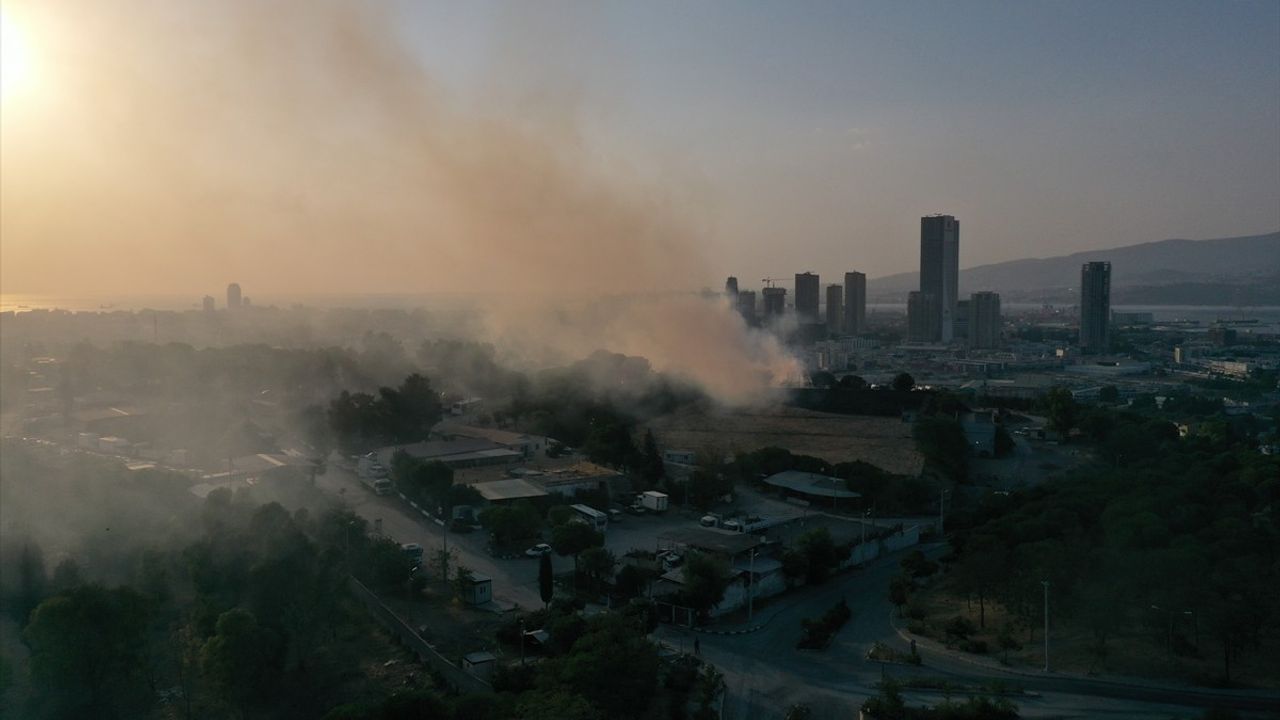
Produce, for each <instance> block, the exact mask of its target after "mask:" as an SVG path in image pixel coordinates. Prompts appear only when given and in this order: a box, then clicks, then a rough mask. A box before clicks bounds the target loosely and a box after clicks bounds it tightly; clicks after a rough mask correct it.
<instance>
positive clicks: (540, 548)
mask: <svg viewBox="0 0 1280 720" xmlns="http://www.w3.org/2000/svg"><path fill="white" fill-rule="evenodd" d="M524 554H525V556H527V557H531V558H540V557H542V556H543V555H550V554H551V546H550V545H548V544H546V543H538V544H537V545H534V546H533V547H531V548H529V549H528V550H525V551H524Z"/></svg>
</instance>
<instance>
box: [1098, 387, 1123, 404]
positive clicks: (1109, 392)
mask: <svg viewBox="0 0 1280 720" xmlns="http://www.w3.org/2000/svg"><path fill="white" fill-rule="evenodd" d="M1119 400H1120V389H1119V388H1117V387H1116V386H1115V385H1103V386H1102V389H1101V390H1099V391H1098V401H1099V402H1104V403H1115V402H1118V401H1119Z"/></svg>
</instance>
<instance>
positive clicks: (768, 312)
mask: <svg viewBox="0 0 1280 720" xmlns="http://www.w3.org/2000/svg"><path fill="white" fill-rule="evenodd" d="M761 294H762V296H763V297H764V320H765V322H766V323H771V322H777V321H778V319H779V318H781V317H782V316H783V315H785V314H786V312H787V289H786V288H780V287H767V288H765V289H764V290H762V291H761Z"/></svg>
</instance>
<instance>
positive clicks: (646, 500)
mask: <svg viewBox="0 0 1280 720" xmlns="http://www.w3.org/2000/svg"><path fill="white" fill-rule="evenodd" d="M669 500H670V498H668V497H667V494H666V493H661V492H658V491H657V490H648V491H646V492H643V493H641V494H640V504H641V505H642V506H644V508H645V509H646V510H648V511H650V512H666V511H667V503H668V501H669Z"/></svg>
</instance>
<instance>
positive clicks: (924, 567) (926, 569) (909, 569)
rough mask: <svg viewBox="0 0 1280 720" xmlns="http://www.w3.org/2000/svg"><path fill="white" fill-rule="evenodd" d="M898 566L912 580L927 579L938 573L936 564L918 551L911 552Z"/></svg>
mask: <svg viewBox="0 0 1280 720" xmlns="http://www.w3.org/2000/svg"><path fill="white" fill-rule="evenodd" d="M898 564H899V565H901V566H902V569H903V571H905V572H906V573H907V574H908V575H910V576H911V577H913V578H927V577H929V576H930V575H932V574H934V573H935V572H937V571H938V563H936V562H933V561H932V560H930V559H928V558H926V557H925V556H924V553H922V552H920V551H919V550H912V551H911V552H910V553H908V554H907V556H906V557H905V558H903V559H902V561H901V562H899V563H898Z"/></svg>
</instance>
